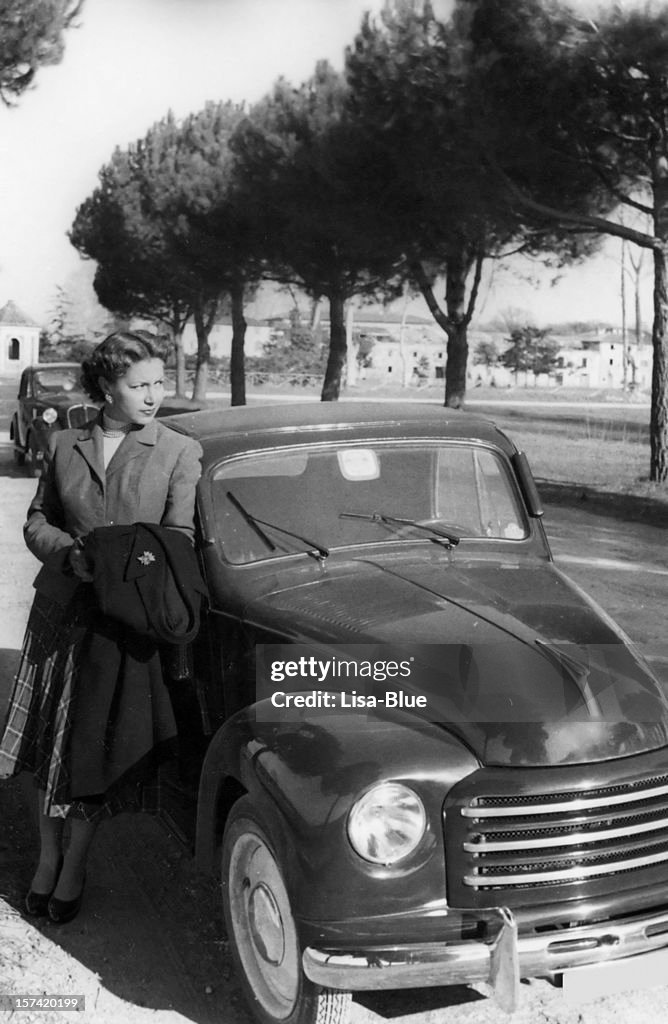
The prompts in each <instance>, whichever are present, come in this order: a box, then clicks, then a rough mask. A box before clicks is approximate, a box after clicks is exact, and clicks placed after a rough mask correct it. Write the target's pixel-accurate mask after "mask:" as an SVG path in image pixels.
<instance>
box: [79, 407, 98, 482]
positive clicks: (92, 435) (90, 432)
mask: <svg viewBox="0 0 668 1024" xmlns="http://www.w3.org/2000/svg"><path fill="white" fill-rule="evenodd" d="M74 447H75V449H76V451H78V452H79V453H80V454H81V455H83V457H84V459H85V461H86V462H87V463H88V465H89V466H90V468H91V470H92V471H93V473H94V474H95V476H96V477H97V479H98V481H99V482H100V484H101V485H102V486H104V455H103V452H102V428H101V427H100V417H99V416H98V417H97V419H95V420H93V421H92V422H91V423H87V424H86V425H85V426H84V427H82V429H81V430H80V432H79V435H78V437H77V439H76V441H75V442H74Z"/></svg>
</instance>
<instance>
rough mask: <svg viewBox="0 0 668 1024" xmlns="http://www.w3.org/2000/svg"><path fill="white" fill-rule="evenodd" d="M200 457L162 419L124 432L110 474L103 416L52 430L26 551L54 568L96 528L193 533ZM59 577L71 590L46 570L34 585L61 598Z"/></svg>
mask: <svg viewBox="0 0 668 1024" xmlns="http://www.w3.org/2000/svg"><path fill="white" fill-rule="evenodd" d="M201 456H202V448H201V446H200V444H199V442H198V441H195V440H194V439H193V438H191V437H186V436H184V435H183V434H177V433H175V432H174V431H173V430H170V429H169V428H168V427H165V426H164V425H163V424H162V423H160V421H159V420H152V421H151V422H150V423H147V424H146V425H145V426H143V427H140V428H139V429H137V430H133V431H131V432H130V433H129V434H128V435H127V436H126V437H124V438H123V441H122V442H121V444H120V446H119V447H118V448H117V450H116V451H115V452H114V455H113V457H112V459H111V461H110V462H109V465H108V466H107V469H106V471H105V469H104V462H103V454H102V429H101V427H100V423H99V418H98V419H97V420H93V421H91V422H90V423H87V424H86V425H85V426H84V427H81V428H79V429H73V430H61V431H58V432H56V433H54V434H52V436H51V442H50V449H49V452H48V453H47V456H46V459H45V466H44V470H43V472H42V476H41V478H40V481H39V485H38V487H37V493H36V495H35V497H34V499H33V501H32V502H31V504H30V507H29V509H28V519H27V522H26V524H25V526H24V528H23V533H24V537H25V541H26V544H27V546H28V548H29V549H30V551H32V553H33V554H34V555H35V556H36V558H38V559H39V560H40V562H46V563H49V561H51V562H52V564H54V566H55V565H56V564H57V563H58V561H59V559H58V557H57V556H58V553H59V552H60V554H61V555H62V554H63V553H64V552H63V549H66V548H69V547H70V546H71V545H72V543H73V541H74V540H75V539H76V538H77V537H85V536H86V535H87V534H89V533H90V532H91V530H94V529H95V528H96V527H98V526H114V525H118V526H126V525H130V524H132V523H137V522H144V523H156V524H158V525H161V526H171V527H175V528H177V529H180V530H183V531H184V532H186V533H187V534H188V535H189V536H190V537H191V538H192V537H193V536H194V512H195V486H196V484H197V481H198V479H199V476H200V473H201V465H200V459H201ZM58 576H59V577H60V578H61V580H62V582H63V584H64V587H63V589H64V590H68V589H69V588H68V587H67V585H66V581H65V580H64V579H63V577H62V574H61V573H54V574H53V575H52V574H51V573H48V572H47V573H44V572H43V571H42V572H40V574H39V576H38V580H37V581H36V586H38V589H40V590H43V591H47V592H49V594H50V596H51V597H53V598H57V597H58V596H59V595H58V592H57V591H58V582H57V578H56V577H58ZM38 581H39V583H38ZM40 584H41V585H40ZM60 596H62V597H63V598H66V597H67V596H68V595H67V594H65V593H63V594H62V595H60Z"/></svg>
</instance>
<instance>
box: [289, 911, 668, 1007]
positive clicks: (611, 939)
mask: <svg viewBox="0 0 668 1024" xmlns="http://www.w3.org/2000/svg"><path fill="white" fill-rule="evenodd" d="M494 913H495V922H494V924H495V925H497V927H494V925H493V926H492V928H491V929H490V932H491V937H490V939H489V941H486V942H482V941H480V940H478V939H467V940H461V941H457V942H447V943H445V942H443V943H439V942H429V943H424V944H421V945H420V944H410V945H394V946H387V947H369V946H367V947H366V948H365V949H364V950H351V951H349V952H345V951H334V950H326V949H316V948H314V947H313V946H309V947H307V949H305V950H304V953H303V958H302V962H303V967H304V973H305V974H306V976H307V978H309V979H310V980H311V981H312V982H314V983H315V984H318V985H323V986H325V987H326V988H333V989H342V990H347V991H353V992H354V991H377V990H380V989H393V988H428V987H430V986H440V985H461V984H471V983H473V982H485V983H487V984H489V985H490V986H491V988H492V990H493V993H494V996H495V997H496V1000H497V1002H498V1004H499V1005H500V1006H501V1007H502V1008H503V1009H504V1010H506V1011H507V1012H509V1013H512V1012H513V1011H514V1010H515V1009H516V1008H517V1006H518V1003H519V984H520V978H535V977H541V976H546V975H548V976H549V975H554V974H559V973H561V972H562V971H564V970H567V969H569V968H572V967H582V966H585V965H590V964H598V963H602V962H604V961H610V960H621V959H623V958H626V957H632V956H639V955H641V954H643V953H649V952H652V951H654V950H657V949H662V948H664V947H668V911H663V912H661V913H657V914H639V915H636V916H633V917H625V918H624V919H623V920H618V921H606V922H597V923H595V924H587V925H582V926H581V927H576V928H568V929H563V930H557V931H550V932H544V933H540V934H528V935H518V930H517V924H516V922H515V919H514V917H513V915H512V913H511V912H510V910H508V909H507V908H505V907H501V908H499V909H498V910H497V911H495V912H494Z"/></svg>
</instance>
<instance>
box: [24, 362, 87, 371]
mask: <svg viewBox="0 0 668 1024" xmlns="http://www.w3.org/2000/svg"><path fill="white" fill-rule="evenodd" d="M26 369H28V370H33V371H34V370H80V369H81V364H80V363H33V364H32V366H28V367H26Z"/></svg>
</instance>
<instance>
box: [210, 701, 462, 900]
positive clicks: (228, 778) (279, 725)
mask: <svg viewBox="0 0 668 1024" xmlns="http://www.w3.org/2000/svg"><path fill="white" fill-rule="evenodd" d="M477 768H479V762H478V760H477V759H476V757H475V756H474V755H473V754H472V753H471V752H470V751H469V750H467V749H466V747H464V745H463V744H462V743H461V742H460V741H459V740H458V739H457V738H456V737H454V736H453V735H451V734H450V733H449V732H448V731H447V730H446V729H444V728H443V727H442V726H438V725H436V724H434V723H430V722H426V721H423V720H418V719H416V718H415V717H414V716H412V715H410V714H409V713H406V712H401V711H399V712H396V713H393V714H391V715H390V714H389V713H387V712H384V713H383V714H382V715H375V714H374V715H373V716H371V715H369V714H367V713H350V714H349V715H347V716H345V717H344V716H342V715H338V716H336V717H334V716H332V715H328V714H327V713H324V712H320V713H318V712H317V711H316V712H315V713H314V712H313V711H309V713H308V716H305V715H304V713H303V712H297V711H296V710H294V709H280V710H278V709H276V708H274V707H272V706H271V703H270V701H269V700H265V701H260V702H258V703H257V704H253V705H251V706H249V707H248V708H245V709H243V710H242V711H240V712H238V713H237V714H236V715H234V716H233V717H232V718H231V719H229V720H228V721H227V722H226V723H225V724H224V725H223V726H221V728H220V729H219V730H218V732H217V733H216V734H215V736H214V737H213V739H212V741H211V743H210V745H209V748H208V750H207V754H206V757H205V760H204V764H203V767H202V774H201V780H200V788H199V801H198V816H197V843H196V857H197V862H198V866H199V867H200V868H202V869H204V870H208V871H211V872H213V871H215V870H216V865H217V856H216V850H217V846H218V842H219V840H220V838H221V835H222V828H223V824H224V818H225V815H226V811H227V810H229V807H230V806H231V804H232V803H233V801H234V799H235V798H236V796H238V795H241V794H242V793H244V792H245V793H247V794H248V795H249V796H250V797H251V799H252V800H253V802H254V803H255V805H256V807H257V808H258V811H259V812H260V813H261V814H262V815H263V818H264V819H265V821H266V826H267V830H268V832H269V833H270V835H271V839H272V842H273V843H274V844H275V845H276V852H277V854H278V855H279V858H280V860H281V863H282V865H283V868H284V871H285V874H286V884H287V886H288V891H289V892H290V895H291V899H292V902H293V909H294V912H295V914H296V916H298V917H303V918H306V919H309V920H313V919H314V918H317V919H320V920H336V919H340V918H341V916H342V915H343V916H346V915H349V916H353V917H354V916H358V915H360V914H361V915H362V916H373V915H375V914H379V913H386V912H387V910H388V905H387V904H388V896H389V892H388V886H387V881H386V880H387V879H388V878H389V877H397V878H401V879H402V884H401V885H400V886H392V887H391V888H392V897H391V898H392V900H393V901H394V903H393V908H392V909H393V910H395V911H396V912H398V913H399V912H401V911H402V910H404V909H407V908H409V907H412V908H415V907H419V906H421V905H424V906H426V905H427V904H429V903H433V900H434V893H442V894H443V895H444V851H443V819H442V814H443V801H444V798H445V797H446V795H447V793H448V792H449V790H450V789H451V787H452V786H453V785H454V784H455V783H456V782H457V781H459V780H460V779H462V778H464V777H465V776H466V775H468V774H470V773H471V772H473V771H475V770H477ZM386 780H397V781H401V782H403V783H404V784H405V785H408V786H412V787H413V788H415V790H416V791H418V792H419V795H420V798H421V799H422V802H423V804H424V806H425V810H426V814H427V822H428V825H427V829H426V832H425V835H424V836H423V839H422V841H421V842H420V844H419V846H418V848H417V849H416V850H415V852H414V853H413V854H411V855H410V856H409V857H407V858H405V860H404V861H401V862H399V863H398V864H396V865H393V866H389V867H388V866H386V865H379V864H374V863H371V862H369V861H365V860H363V859H362V857H360V856H359V855H358V854H357V853H356V852H355V851H354V849H353V847H352V846H351V843H350V841H349V839H348V835H347V819H348V814H349V811H350V809H351V807H352V806H353V804H354V803H355V802H356V800H357V799H358V798H359V797H360V796H361V795H362V794H363V793H364V792H365V791H367V790H369V789H370V788H372V787H373V786H374V785H376V784H378V783H380V782H383V781H386ZM418 780H419V781H418Z"/></svg>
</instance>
